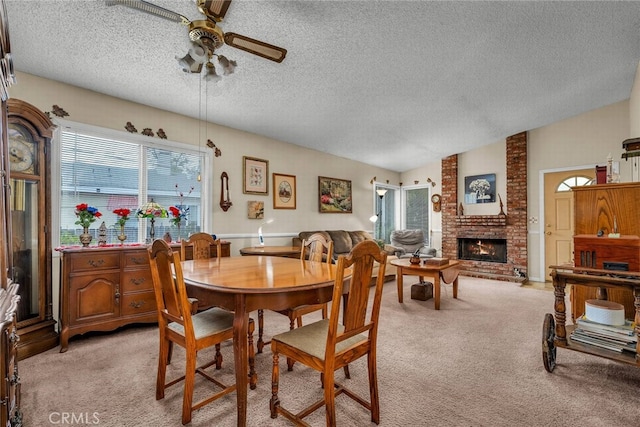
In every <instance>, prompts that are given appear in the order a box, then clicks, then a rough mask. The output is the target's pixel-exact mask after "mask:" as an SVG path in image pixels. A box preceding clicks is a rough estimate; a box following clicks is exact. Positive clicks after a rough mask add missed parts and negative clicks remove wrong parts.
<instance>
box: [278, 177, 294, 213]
mask: <svg viewBox="0 0 640 427" xmlns="http://www.w3.org/2000/svg"><path fill="white" fill-rule="evenodd" d="M295 208H296V177H295V175H284V174H281V173H274V174H273V209H295Z"/></svg>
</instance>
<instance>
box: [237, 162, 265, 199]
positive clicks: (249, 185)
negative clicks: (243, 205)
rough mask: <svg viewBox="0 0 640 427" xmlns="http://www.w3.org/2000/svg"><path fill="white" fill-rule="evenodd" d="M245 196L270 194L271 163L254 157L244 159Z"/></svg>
mask: <svg viewBox="0 0 640 427" xmlns="http://www.w3.org/2000/svg"><path fill="white" fill-rule="evenodd" d="M242 175H243V185H242V192H243V193H244V194H263V195H267V194H269V161H268V160H263V159H256V158H253V157H247V156H243V157H242Z"/></svg>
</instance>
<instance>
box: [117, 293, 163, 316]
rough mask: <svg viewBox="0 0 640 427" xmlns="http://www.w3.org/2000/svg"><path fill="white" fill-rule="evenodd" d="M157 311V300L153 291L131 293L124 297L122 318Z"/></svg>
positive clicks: (121, 310)
mask: <svg viewBox="0 0 640 427" xmlns="http://www.w3.org/2000/svg"><path fill="white" fill-rule="evenodd" d="M156 310H157V307H156V298H155V295H154V293H153V291H151V292H137V293H130V294H125V295H123V296H122V305H121V309H120V312H121V314H122V316H130V315H135V314H144V313H150V312H155V311H156Z"/></svg>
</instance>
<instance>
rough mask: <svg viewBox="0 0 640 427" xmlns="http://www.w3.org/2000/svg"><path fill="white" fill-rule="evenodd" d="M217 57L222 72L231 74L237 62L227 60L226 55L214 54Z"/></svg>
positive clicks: (226, 74)
mask: <svg viewBox="0 0 640 427" xmlns="http://www.w3.org/2000/svg"><path fill="white" fill-rule="evenodd" d="M216 56H217V57H218V63H219V64H220V66H221V67H222V74H224V75H225V76H228V75H229V74H233V72H234V71H235V70H236V67H237V66H238V63H237V62H236V61H234V60H231V61H230V60H228V59H227V57H226V56H223V55H216Z"/></svg>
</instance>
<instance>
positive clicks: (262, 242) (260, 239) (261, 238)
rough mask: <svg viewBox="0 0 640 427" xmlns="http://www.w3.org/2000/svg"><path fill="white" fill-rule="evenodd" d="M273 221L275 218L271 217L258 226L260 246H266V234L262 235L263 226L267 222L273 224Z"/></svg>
mask: <svg viewBox="0 0 640 427" xmlns="http://www.w3.org/2000/svg"><path fill="white" fill-rule="evenodd" d="M272 222H273V218H269V219H268V220H266V221H265V222H263V223H262V224H260V227H258V243H259V244H260V246H264V236H263V235H262V226H263V225H266V224H271V223H272Z"/></svg>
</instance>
